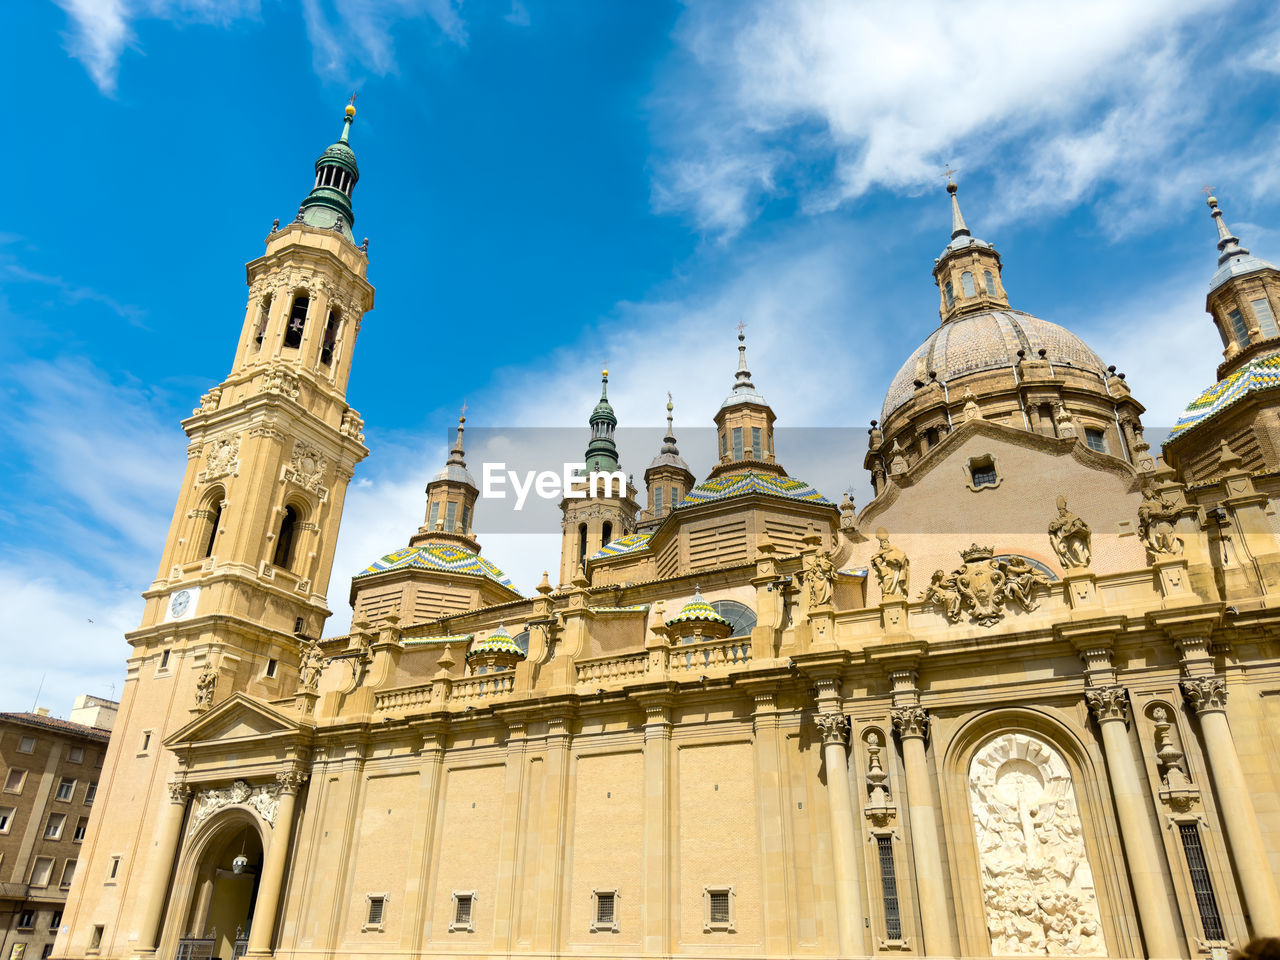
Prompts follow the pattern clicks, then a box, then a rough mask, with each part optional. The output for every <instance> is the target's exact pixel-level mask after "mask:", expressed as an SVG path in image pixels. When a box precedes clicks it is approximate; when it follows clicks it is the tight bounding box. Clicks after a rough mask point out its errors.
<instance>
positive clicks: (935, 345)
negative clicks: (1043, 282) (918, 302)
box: [881, 238, 1107, 422]
mask: <svg viewBox="0 0 1280 960" xmlns="http://www.w3.org/2000/svg"><path fill="white" fill-rule="evenodd" d="M962 239H967V238H962ZM1019 350H1021V351H1023V353H1024V355H1025V356H1026V357H1027V359H1030V360H1034V359H1036V357H1037V356H1038V355H1039V352H1040V351H1041V350H1044V351H1046V353H1045V359H1046V360H1048V361H1049V362H1050V363H1055V364H1062V365H1064V366H1071V367H1074V368H1076V369H1078V370H1086V371H1088V372H1089V373H1092V374H1095V375H1096V376H1098V377H1099V378H1100V379H1104V380H1105V378H1106V376H1107V368H1106V365H1105V364H1104V363H1103V362H1102V360H1101V358H1099V357H1098V355H1097V354H1096V353H1094V352H1093V350H1091V349H1090V348H1089V346H1088V344H1086V343H1085V342H1084V341H1083V340H1081V339H1080V338H1079V337H1077V336H1076V335H1075V334H1074V333H1072V332H1071V331H1070V330H1068V329H1066V328H1065V327H1060V326H1058V325H1057V324H1056V323H1050V322H1049V321H1048V320H1041V319H1040V318H1039V317H1033V316H1031V314H1029V313H1021V312H1019V311H1016V310H990V311H986V312H983V313H971V314H969V315H967V316H961V317H957V318H956V319H954V320H951V321H948V322H947V323H944V324H943V325H942V326H940V327H938V329H937V330H935V331H933V333H932V334H930V336H929V339H928V340H926V341H925V342H924V343H923V344H921V345H920V347H919V348H918V349H917V350H916V351H915V352H914V353H913V354H911V356H909V357H908V358H907V362H906V363H904V364H903V365H902V368H901V369H900V370H899V371H898V373H897V376H895V377H894V378H893V382H892V383H891V384H890V385H889V392H888V393H887V394H886V395H885V398H884V409H883V412H882V413H881V421H882V422H883V421H884V420H887V419H888V418H889V415H890V414H891V413H893V411H895V410H897V409H898V408H899V407H901V406H902V405H903V404H904V403H906V402H907V401H908V400H910V399H911V397H912V394H914V393H915V381H916V380H917V379H920V380H924V379H926V378H927V377H928V375H929V374H930V373H936V374H937V375H938V381H939V382H940V383H948V382H950V381H952V380H954V379H956V378H957V377H962V376H965V375H966V374H970V373H977V372H979V371H981V370H996V369H999V368H1001V367H1012V366H1014V365H1015V364H1016V363H1017V362H1018V351H1019Z"/></svg>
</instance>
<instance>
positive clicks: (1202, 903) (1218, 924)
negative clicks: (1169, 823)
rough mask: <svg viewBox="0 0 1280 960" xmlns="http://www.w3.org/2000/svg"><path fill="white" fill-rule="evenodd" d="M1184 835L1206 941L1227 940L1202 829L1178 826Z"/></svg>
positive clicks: (1185, 850) (1193, 825) (1184, 845)
mask: <svg viewBox="0 0 1280 960" xmlns="http://www.w3.org/2000/svg"><path fill="white" fill-rule="evenodd" d="M1178 832H1179V833H1180V834H1181V835H1182V852H1183V853H1184V854H1186V857H1187V869H1188V870H1190V872H1191V889H1192V890H1194V891H1195V895H1196V909H1197V910H1198V911H1199V912H1200V926H1201V928H1202V929H1203V930H1204V938H1205V939H1206V940H1225V939H1227V935H1226V933H1225V931H1223V929H1222V915H1221V914H1219V913H1218V898H1217V897H1215V896H1214V894H1213V880H1212V878H1211V877H1210V876H1209V864H1208V861H1206V860H1205V856H1204V847H1203V846H1202V845H1201V843H1200V827H1199V826H1198V825H1197V824H1194V823H1180V824H1178Z"/></svg>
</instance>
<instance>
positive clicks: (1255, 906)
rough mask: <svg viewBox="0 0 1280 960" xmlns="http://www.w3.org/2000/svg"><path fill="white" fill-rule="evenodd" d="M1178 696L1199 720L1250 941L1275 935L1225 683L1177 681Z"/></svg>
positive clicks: (1274, 906) (1277, 927)
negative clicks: (1250, 925)
mask: <svg viewBox="0 0 1280 960" xmlns="http://www.w3.org/2000/svg"><path fill="white" fill-rule="evenodd" d="M1182 692H1183V695H1184V696H1185V697H1186V698H1187V702H1188V703H1189V704H1190V705H1191V706H1192V708H1193V709H1194V710H1195V712H1196V716H1198V717H1199V718H1200V732H1201V735H1202V736H1203V737H1204V752H1205V755H1206V756H1207V757H1208V760H1209V775H1210V776H1211V777H1212V778H1213V785H1214V788H1215V793H1216V794H1217V797H1218V804H1219V809H1220V810H1221V812H1222V822H1223V825H1224V826H1226V828H1227V843H1228V844H1229V845H1230V847H1231V856H1232V858H1233V859H1234V860H1235V862H1236V870H1237V874H1238V877H1239V881H1240V889H1241V890H1242V891H1243V892H1244V902H1245V907H1246V908H1247V909H1248V911H1249V919H1250V920H1251V921H1252V923H1253V935H1254V936H1255V937H1274V936H1277V935H1280V892H1277V890H1276V878H1275V875H1274V874H1272V872H1271V865H1270V864H1269V863H1268V862H1267V847H1266V844H1265V843H1264V842H1263V839H1262V830H1261V829H1260V828H1259V826H1258V815H1257V813H1256V812H1255V811H1254V809H1253V801H1252V800H1251V799H1250V797H1249V784H1248V781H1247V780H1245V776H1244V771H1243V770H1242V769H1241V767H1240V757H1239V755H1238V754H1237V753H1236V744H1235V740H1233V739H1232V737H1231V727H1230V726H1229V725H1228V724H1227V681H1226V679H1225V678H1223V677H1217V676H1213V677H1196V678H1193V679H1189V680H1183V681H1182Z"/></svg>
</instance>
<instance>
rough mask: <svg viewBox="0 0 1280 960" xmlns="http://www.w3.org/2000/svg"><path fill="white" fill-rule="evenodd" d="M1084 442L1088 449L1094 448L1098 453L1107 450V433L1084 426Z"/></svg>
mask: <svg viewBox="0 0 1280 960" xmlns="http://www.w3.org/2000/svg"><path fill="white" fill-rule="evenodd" d="M1084 442H1085V443H1086V444H1088V446H1089V449H1090V450H1096V451H1097V452H1098V453H1106V452H1107V435H1106V434H1105V433H1103V432H1102V431H1101V430H1095V429H1093V427H1085V428H1084Z"/></svg>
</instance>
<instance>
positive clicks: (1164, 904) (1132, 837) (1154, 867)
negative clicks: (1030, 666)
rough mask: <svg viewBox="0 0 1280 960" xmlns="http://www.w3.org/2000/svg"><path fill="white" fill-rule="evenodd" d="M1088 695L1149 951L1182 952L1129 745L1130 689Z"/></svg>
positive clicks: (1164, 954) (1161, 861) (1156, 953)
mask: <svg viewBox="0 0 1280 960" xmlns="http://www.w3.org/2000/svg"><path fill="white" fill-rule="evenodd" d="M1084 695H1085V699H1086V700H1087V701H1088V703H1089V709H1090V710H1091V711H1093V718H1094V719H1095V720H1097V721H1098V729H1099V730H1100V731H1101V733H1102V750H1103V753H1105V754H1106V757H1107V774H1108V776H1109V778H1110V780H1111V795H1112V796H1113V797H1115V801H1116V816H1117V818H1118V819H1119V820H1120V838H1121V840H1122V841H1123V844H1124V852H1125V860H1126V862H1127V864H1126V865H1127V867H1128V871H1129V877H1130V879H1131V880H1132V881H1133V894H1134V899H1135V900H1136V901H1137V906H1138V920H1139V922H1140V923H1141V924H1142V938H1143V940H1144V941H1145V942H1146V946H1147V956H1148V957H1151V958H1153V960H1155V958H1167V957H1181V956H1183V955H1184V954H1183V951H1182V948H1181V946H1180V944H1179V941H1178V935H1177V933H1176V932H1175V931H1177V929H1178V928H1179V926H1180V925H1181V924H1180V921H1179V920H1178V918H1177V917H1176V916H1175V915H1174V913H1173V909H1172V907H1171V906H1170V904H1169V894H1168V890H1167V887H1166V884H1165V871H1164V857H1163V856H1162V855H1161V853H1160V848H1159V846H1158V844H1157V843H1156V837H1155V835H1154V834H1153V833H1152V832H1151V816H1150V812H1149V811H1148V809H1147V803H1146V799H1145V798H1144V797H1143V794H1142V787H1141V785H1140V781H1139V780H1138V770H1137V766H1136V761H1135V759H1134V756H1133V750H1132V749H1131V748H1130V746H1129V739H1128V735H1127V730H1126V728H1127V726H1128V722H1129V694H1128V692H1127V691H1126V690H1125V688H1124V687H1117V686H1108V687H1095V688H1092V689H1089V690H1086V691H1085V694H1084Z"/></svg>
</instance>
